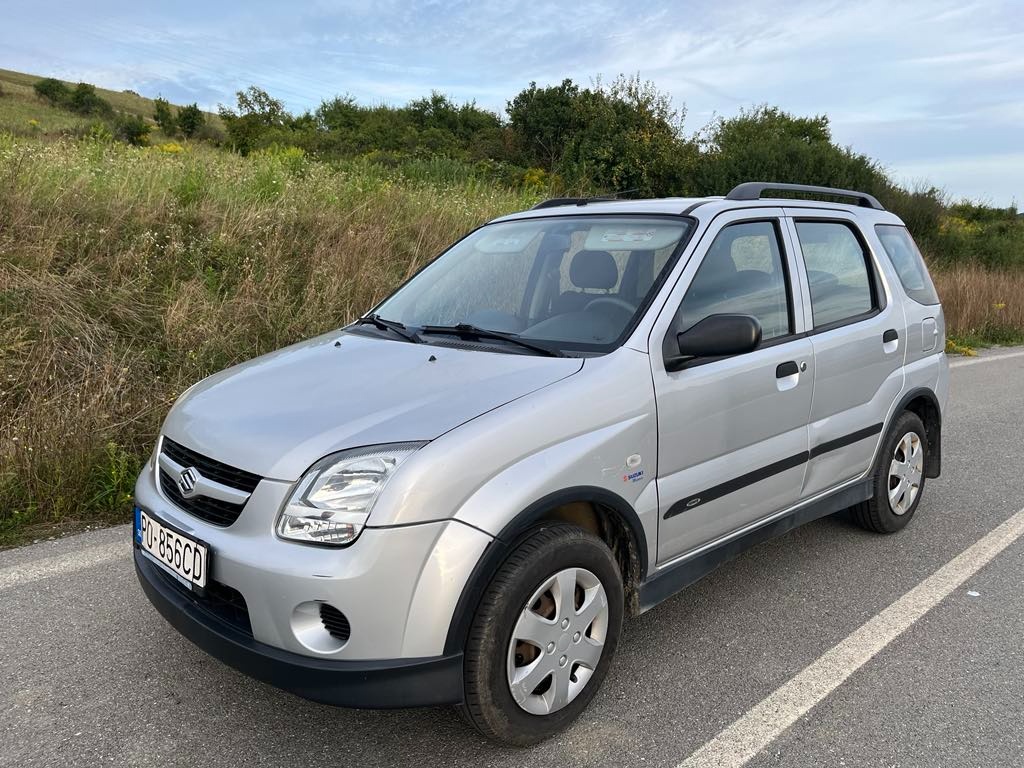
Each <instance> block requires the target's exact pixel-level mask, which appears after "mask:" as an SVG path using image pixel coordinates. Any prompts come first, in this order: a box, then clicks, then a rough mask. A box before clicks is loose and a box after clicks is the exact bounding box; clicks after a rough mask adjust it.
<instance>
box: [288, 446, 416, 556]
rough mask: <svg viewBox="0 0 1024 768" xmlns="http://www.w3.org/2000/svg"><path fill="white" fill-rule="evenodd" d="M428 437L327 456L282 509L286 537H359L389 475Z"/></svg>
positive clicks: (313, 540) (326, 540)
mask: <svg viewBox="0 0 1024 768" xmlns="http://www.w3.org/2000/svg"><path fill="white" fill-rule="evenodd" d="M422 446H423V443H396V444H393V445H373V446H369V447H367V448H355V449H353V450H350V451H342V452H340V453H333V454H331V455H330V456H326V457H324V458H322V459H321V460H320V461H318V462H317V463H316V464H314V465H313V466H312V467H310V468H309V470H308V471H307V472H306V474H305V475H303V477H302V480H301V481H300V482H299V485H298V486H297V487H296V488H295V491H294V492H293V493H292V495H291V497H290V498H289V499H288V503H287V504H285V507H284V510H282V512H281V519H280V520H279V521H278V523H277V533H278V535H279V536H280V537H281V538H284V539H291V540H292V541H304V542H307V543H310V544H328V545H332V546H341V545H344V544H349V543H351V542H352V541H354V540H355V538H356V537H357V536H358V535H359V533H360V531H362V530H363V525H364V524H365V523H366V518H368V517H369V516H370V510H371V509H372V508H373V503H374V502H375V501H376V500H377V497H378V496H379V495H380V492H381V490H383V488H384V485H385V484H386V483H387V481H388V478H390V477H391V475H393V474H394V473H395V470H396V469H398V466H399V465H400V464H401V463H402V462H403V461H405V460H406V459H407V458H408V457H409V456H411V455H412V454H413V453H414V452H415V451H416V450H417V449H419V448H420V447H422Z"/></svg>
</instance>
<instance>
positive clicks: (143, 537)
mask: <svg viewBox="0 0 1024 768" xmlns="http://www.w3.org/2000/svg"><path fill="white" fill-rule="evenodd" d="M135 542H136V543H137V544H138V545H139V546H140V547H141V548H142V551H143V552H145V553H147V554H148V555H149V556H150V557H151V558H152V559H153V560H155V561H156V562H157V563H158V564H159V565H161V566H163V567H164V569H165V570H167V571H170V573H172V574H173V575H174V576H176V577H177V578H178V579H179V580H180V581H182V582H184V583H185V584H188V585H193V584H194V585H195V586H197V587H205V586H206V571H207V566H208V564H209V559H210V557H209V555H210V553H209V549H208V547H207V546H206V545H205V544H203V543H202V542H199V541H196V540H195V539H193V538H191V537H189V536H185V535H184V534H182V533H179V532H178V531H175V530H173V529H172V528H169V527H168V526H167V525H165V524H164V523H161V522H160V521H159V520H157V519H156V518H155V517H153V516H152V515H149V514H147V513H146V512H145V511H144V510H142V509H140V508H139V507H136V508H135Z"/></svg>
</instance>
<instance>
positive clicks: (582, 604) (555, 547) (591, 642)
mask: <svg viewBox="0 0 1024 768" xmlns="http://www.w3.org/2000/svg"><path fill="white" fill-rule="evenodd" d="M622 612H623V588H622V577H621V575H620V574H619V568H618V565H617V563H616V562H615V558H614V556H613V555H612V553H611V551H610V550H609V549H608V547H607V546H606V545H605V544H604V542H603V541H601V540H600V539H598V538H597V537H595V536H593V535H591V534H590V533H587V532H586V531H583V530H581V529H579V528H576V527H574V526H569V525H561V524H559V525H553V526H551V527H549V528H543V529H540V530H538V531H537V532H536V533H534V534H532V535H531V536H530V537H529V538H527V539H526V540H525V541H524V542H523V543H522V544H521V545H520V546H519V547H518V548H517V549H516V550H515V552H513V553H512V555H511V556H510V557H509V558H508V560H506V561H505V563H504V564H503V565H502V567H501V568H500V569H499V571H498V573H497V574H496V575H495V577H494V579H493V581H492V582H491V584H490V586H489V587H488V589H487V592H486V593H485V595H484V597H483V599H482V600H481V603H480V607H479V608H478V609H477V613H476V616H475V617H474V620H473V625H472V628H471V630H470V636H469V639H468V641H467V645H466V654H465V670H464V671H465V703H464V704H463V705H462V715H463V717H464V718H465V719H466V720H467V721H468V722H469V723H471V724H472V725H473V726H475V727H476V728H477V729H478V730H479V731H480V732H481V733H483V734H484V735H486V736H488V737H490V738H492V739H495V740H497V741H502V742H505V743H510V744H516V745H520V746H526V745H530V744H536V743H537V742H539V741H543V740H544V739H546V738H548V737H549V736H552V735H554V734H555V733H558V732H559V731H561V730H562V729H564V728H565V727H567V726H568V725H569V724H570V723H571V722H572V721H573V720H575V719H576V717H578V716H579V714H580V713H581V712H582V711H583V710H584V709H585V708H586V706H587V704H588V703H589V702H590V700H591V699H592V698H593V696H594V694H595V693H596V692H597V689H598V687H599V686H600V684H601V681H602V680H603V679H604V676H605V674H606V673H607V670H608V667H609V665H610V664H611V660H612V656H613V655H614V653H615V647H616V645H617V644H618V639H619V632H620V629H621V626H622Z"/></svg>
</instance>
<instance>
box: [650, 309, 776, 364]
mask: <svg viewBox="0 0 1024 768" xmlns="http://www.w3.org/2000/svg"><path fill="white" fill-rule="evenodd" d="M760 343H761V323H759V322H758V321H757V318H756V317H751V316H750V315H709V316H708V317H705V318H704V319H703V320H701V321H700V322H699V323H697V324H696V325H694V326H693V327H692V328H690V329H688V330H686V331H683V332H682V333H679V334H676V344H677V345H678V355H671V356H667V357H666V359H665V367H666V369H668V370H670V371H677V370H679V369H680V368H682V367H683V366H684V365H685V364H686V363H687V362H688V361H689V360H692V359H693V358H697V357H730V356H732V355H743V354H746V353H747V352H753V351H754V350H755V349H757V347H758V345H759V344H760Z"/></svg>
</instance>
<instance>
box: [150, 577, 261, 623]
mask: <svg viewBox="0 0 1024 768" xmlns="http://www.w3.org/2000/svg"><path fill="white" fill-rule="evenodd" d="M153 568H154V570H155V571H156V572H157V573H158V574H159V575H160V578H162V579H163V580H164V581H165V582H166V583H167V584H169V585H170V586H172V587H174V589H176V590H178V592H180V593H181V594H183V595H185V596H186V597H187V598H188V599H189V601H190V602H192V603H193V604H194V605H196V606H198V607H199V608H201V609H202V610H204V611H206V612H207V613H209V614H212V615H214V616H216V617H217V618H218V619H220V620H221V621H223V622H224V623H225V624H230V625H231V626H232V627H234V628H235V629H238V630H240V631H242V632H244V633H245V634H247V635H249V636H250V637H252V624H251V623H250V621H249V608H248V606H246V604H245V598H244V597H242V593H241V592H239V591H238V590H237V589H234V588H232V587H229V586H228V585H227V584H221V583H220V582H219V581H213V580H212V579H210V580H208V581H207V582H206V588H205V590H204V594H202V595H200V594H199V593H198V592H193V591H192V590H191V589H189V588H188V587H186V586H185V585H184V584H182V583H181V582H180V581H178V580H177V579H176V578H174V577H173V576H171V574H169V573H167V571H165V570H164V569H163V568H160V567H158V566H153Z"/></svg>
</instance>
